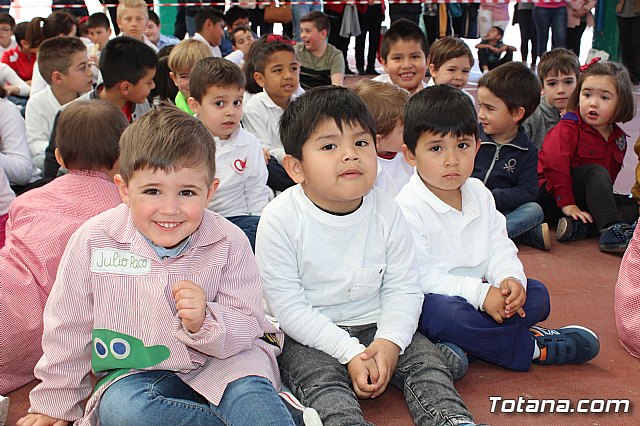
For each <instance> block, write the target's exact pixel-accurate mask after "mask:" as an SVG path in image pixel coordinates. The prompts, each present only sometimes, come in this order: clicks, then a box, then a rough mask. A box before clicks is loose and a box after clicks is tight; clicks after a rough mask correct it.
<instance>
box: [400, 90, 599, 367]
mask: <svg viewBox="0 0 640 426" xmlns="http://www.w3.org/2000/svg"><path fill="white" fill-rule="evenodd" d="M404 142H405V145H404V146H403V147H402V151H403V153H404V154H405V158H406V159H407V162H409V164H411V165H413V166H415V167H416V173H415V174H414V175H413V176H412V177H411V180H410V181H409V183H408V184H407V185H405V187H404V188H403V189H402V190H401V191H400V194H398V196H397V197H396V201H397V202H398V204H399V205H400V208H401V209H402V212H403V213H404V215H405V217H406V218H407V221H408V222H409V224H410V226H411V228H412V230H413V236H414V240H415V243H416V255H417V257H418V258H419V259H421V260H422V261H421V262H420V283H421V285H422V291H423V292H424V293H425V300H424V304H423V306H422V315H421V317H420V324H419V325H418V330H419V331H421V332H422V333H423V334H424V335H425V336H427V337H428V338H430V339H431V340H433V341H441V342H448V343H449V344H451V343H453V344H454V345H457V346H459V347H461V348H462V349H463V350H464V351H465V352H466V353H468V354H469V355H473V356H475V357H477V358H480V359H483V360H485V361H488V362H492V363H494V364H498V365H500V366H502V367H505V368H510V369H513V370H519V371H526V370H528V369H529V367H530V366H531V363H532V360H533V362H534V363H537V364H555V363H557V364H564V363H574V364H578V363H583V362H586V361H588V360H590V359H592V358H594V357H595V356H596V355H597V354H598V352H599V349H600V343H599V341H598V338H597V336H596V335H595V333H593V332H592V331H591V330H589V329H587V328H585V327H581V326H567V327H562V328H559V329H557V330H550V329H547V328H544V327H540V326H538V325H536V324H537V323H538V322H541V321H544V320H545V319H546V318H547V317H548V315H549V311H550V304H549V294H548V292H547V289H546V287H545V286H544V284H542V283H540V282H539V281H536V280H533V279H527V277H526V276H525V274H524V269H523V267H522V264H521V263H520V260H519V259H518V256H517V249H516V247H515V245H514V244H513V242H511V240H510V239H509V237H508V236H507V231H506V222H505V218H504V216H503V215H502V214H501V213H500V212H498V211H497V210H496V207H495V202H494V199H493V195H492V194H491V192H490V191H489V190H488V189H487V188H486V187H485V186H484V184H483V183H482V182H481V181H480V180H477V179H475V178H470V176H471V173H472V171H473V164H474V158H475V154H476V151H477V147H478V127H477V118H476V113H475V109H474V107H473V104H472V103H471V101H470V100H469V98H468V96H467V95H466V94H464V92H462V91H461V90H459V89H457V88H454V87H451V86H448V85H444V84H443V85H437V86H431V87H428V88H426V89H425V90H423V91H421V92H420V93H418V94H417V95H415V96H413V97H412V98H411V100H410V101H409V105H408V106H407V110H406V112H405V118H404ZM525 313H526V315H525Z"/></svg>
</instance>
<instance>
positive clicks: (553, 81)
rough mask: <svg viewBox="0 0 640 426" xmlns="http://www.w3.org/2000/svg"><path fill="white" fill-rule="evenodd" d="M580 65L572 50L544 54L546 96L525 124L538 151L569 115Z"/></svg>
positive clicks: (542, 76) (542, 72)
mask: <svg viewBox="0 0 640 426" xmlns="http://www.w3.org/2000/svg"><path fill="white" fill-rule="evenodd" d="M579 76H580V61H578V57H577V56H576V55H575V53H573V52H572V51H571V50H569V49H564V48H556V49H552V50H549V51H547V52H544V53H543V54H542V56H541V57H540V63H539V64H538V77H539V78H540V83H542V96H541V97H540V104H539V105H538V108H536V110H535V111H534V113H533V114H531V117H529V118H528V119H527V120H526V121H525V122H524V124H523V126H524V131H525V133H526V134H527V136H528V137H529V139H530V140H531V143H533V144H534V145H535V147H536V148H538V149H540V148H541V147H542V142H544V137H545V136H546V135H547V133H549V130H551V129H552V128H553V127H555V125H556V124H558V123H559V122H560V117H561V116H562V115H563V114H564V113H565V112H566V110H567V104H568V103H569V97H571V94H572V93H573V91H574V90H575V88H576V85H577V84H578V77H579Z"/></svg>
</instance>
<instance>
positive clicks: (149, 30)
mask: <svg viewBox="0 0 640 426" xmlns="http://www.w3.org/2000/svg"><path fill="white" fill-rule="evenodd" d="M144 35H145V37H147V38H148V39H149V41H150V42H151V43H153V44H154V45H155V46H156V47H157V48H158V51H160V49H162V48H163V47H165V46H171V45H174V44H178V43H180V39H179V38H178V37H174V36H170V35H165V34H162V33H161V32H160V18H159V17H158V15H157V14H156V13H155V12H154V11H153V10H150V11H149V20H148V21H147V26H146V27H145V29H144Z"/></svg>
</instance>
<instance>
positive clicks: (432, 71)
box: [429, 64, 438, 78]
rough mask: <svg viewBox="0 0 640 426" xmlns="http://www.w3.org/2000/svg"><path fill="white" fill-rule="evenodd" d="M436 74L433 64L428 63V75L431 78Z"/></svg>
mask: <svg viewBox="0 0 640 426" xmlns="http://www.w3.org/2000/svg"><path fill="white" fill-rule="evenodd" d="M436 74H438V70H437V69H436V66H435V65H434V64H429V75H430V76H431V77H432V78H433V76H434V75H436Z"/></svg>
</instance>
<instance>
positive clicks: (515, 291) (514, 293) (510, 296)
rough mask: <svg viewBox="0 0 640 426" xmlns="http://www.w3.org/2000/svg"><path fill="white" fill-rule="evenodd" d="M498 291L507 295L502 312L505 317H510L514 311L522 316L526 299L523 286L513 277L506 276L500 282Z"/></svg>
mask: <svg viewBox="0 0 640 426" xmlns="http://www.w3.org/2000/svg"><path fill="white" fill-rule="evenodd" d="M500 291H501V292H502V295H503V296H507V300H506V301H505V303H506V304H507V306H506V308H505V309H504V312H505V314H506V316H507V318H511V317H512V316H513V314H514V312H515V313H517V314H518V315H520V316H521V317H522V318H524V316H525V313H524V309H523V308H522V307H523V306H524V302H525V301H526V300H527V292H526V291H525V289H524V286H523V285H522V284H520V282H518V281H517V280H515V279H513V278H507V279H505V280H503V281H502V282H501V283H500Z"/></svg>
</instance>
